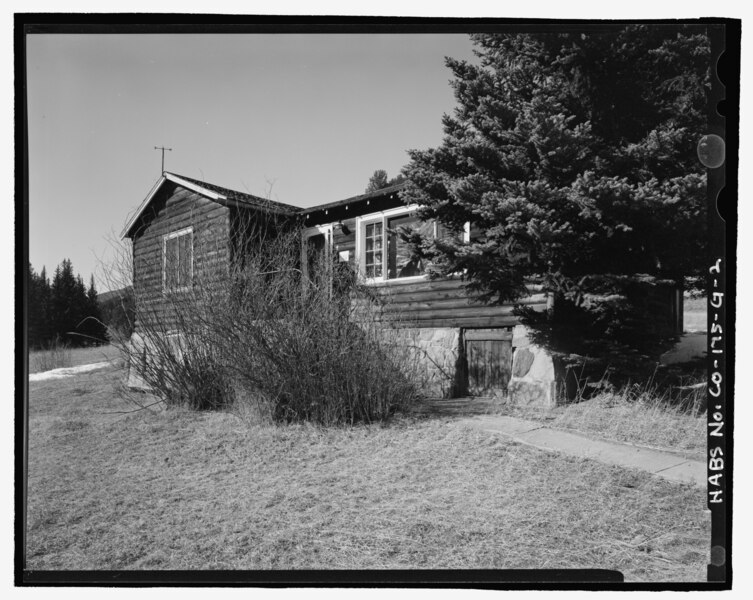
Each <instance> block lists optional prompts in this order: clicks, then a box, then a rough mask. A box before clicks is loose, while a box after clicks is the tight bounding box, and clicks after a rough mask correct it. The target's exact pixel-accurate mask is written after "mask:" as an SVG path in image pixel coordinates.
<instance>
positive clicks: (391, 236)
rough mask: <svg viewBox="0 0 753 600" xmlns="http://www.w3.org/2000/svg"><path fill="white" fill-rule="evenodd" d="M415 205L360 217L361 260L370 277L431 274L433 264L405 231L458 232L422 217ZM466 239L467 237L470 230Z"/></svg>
mask: <svg viewBox="0 0 753 600" xmlns="http://www.w3.org/2000/svg"><path fill="white" fill-rule="evenodd" d="M415 208H416V207H409V208H395V209H392V210H387V211H384V212H381V213H377V214H373V215H366V216H363V217H358V218H357V219H356V221H357V223H356V237H357V239H356V248H357V249H358V262H359V264H360V269H361V273H362V274H363V275H364V276H365V277H366V279H367V280H370V281H387V280H392V279H395V280H397V279H407V278H410V277H422V276H424V275H426V274H427V272H428V271H427V269H428V268H429V266H430V265H429V264H427V262H426V261H425V260H423V259H421V258H419V257H418V256H416V255H415V253H414V252H413V249H412V248H411V245H410V244H409V243H408V242H407V241H406V240H405V239H403V238H404V236H405V234H408V235H410V234H411V233H412V232H415V233H419V234H421V236H422V237H423V238H424V239H431V238H435V237H445V236H450V235H454V234H452V233H451V232H449V231H448V230H447V229H446V228H444V227H443V226H441V225H439V224H438V223H435V222H434V221H421V220H420V219H419V218H418V217H417V216H416V215H415ZM466 230H467V228H466ZM401 234H403V235H401ZM463 239H465V240H467V236H466V234H464V235H463Z"/></svg>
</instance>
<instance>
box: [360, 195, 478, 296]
mask: <svg viewBox="0 0 753 600" xmlns="http://www.w3.org/2000/svg"><path fill="white" fill-rule="evenodd" d="M418 209H419V205H418V204H411V205H409V206H399V207H397V208H391V209H389V210H383V211H380V212H375V213H369V214H367V215H362V216H360V217H356V264H357V265H358V274H359V276H360V277H361V279H362V280H363V281H364V282H365V283H367V284H371V283H389V284H390V285H395V284H397V285H399V284H400V283H410V282H412V281H421V280H423V279H428V278H429V275H428V273H424V274H423V275H412V276H411V277H396V278H394V279H390V278H389V277H388V275H389V271H388V269H387V267H388V264H389V262H388V261H389V238H388V233H387V222H388V221H389V220H390V219H392V218H394V217H402V216H405V215H409V214H411V213H415V212H416V211H417V210H418ZM371 223H381V224H382V235H383V237H382V276H381V277H366V266H365V263H364V260H365V256H366V235H365V232H366V225H370V224H371ZM470 234H471V224H470V222H466V223H465V225H464V226H463V242H465V243H468V242H469V241H470ZM436 236H437V221H436V219H435V220H434V237H436Z"/></svg>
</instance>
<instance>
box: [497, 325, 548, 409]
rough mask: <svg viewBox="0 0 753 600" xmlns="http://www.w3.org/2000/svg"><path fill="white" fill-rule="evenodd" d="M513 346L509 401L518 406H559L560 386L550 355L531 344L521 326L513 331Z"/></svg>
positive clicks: (524, 329) (508, 388)
mask: <svg viewBox="0 0 753 600" xmlns="http://www.w3.org/2000/svg"><path fill="white" fill-rule="evenodd" d="M512 346H513V349H514V351H513V358H512V376H511V377H510V383H509V385H508V387H507V390H508V394H509V399H510V401H511V402H512V403H513V404H516V405H518V406H536V407H540V408H552V407H554V406H556V405H557V384H556V375H555V366H554V361H552V358H551V356H549V354H547V352H546V351H545V350H544V349H543V348H541V347H540V346H536V345H534V344H532V343H531V341H530V340H529V339H528V335H527V332H526V328H525V327H523V326H522V325H517V326H515V328H514V329H513V332H512Z"/></svg>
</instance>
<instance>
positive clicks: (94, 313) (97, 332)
mask: <svg viewBox="0 0 753 600" xmlns="http://www.w3.org/2000/svg"><path fill="white" fill-rule="evenodd" d="M80 329H81V332H82V334H84V335H85V336H86V338H85V343H87V344H99V343H103V342H105V341H106V340H107V328H106V327H105V326H104V324H103V323H102V311H101V309H100V306H99V299H98V295H97V288H96V286H95V285H94V275H91V277H90V279H89V288H88V289H87V291H86V303H85V310H84V321H83V324H82V326H81V327H80Z"/></svg>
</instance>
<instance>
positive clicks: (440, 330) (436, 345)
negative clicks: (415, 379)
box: [390, 327, 462, 398]
mask: <svg viewBox="0 0 753 600" xmlns="http://www.w3.org/2000/svg"><path fill="white" fill-rule="evenodd" d="M390 333H391V335H394V336H395V341H397V342H399V343H405V344H407V345H409V346H411V347H414V348H415V350H416V358H417V360H420V361H421V363H422V364H423V365H424V366H425V368H426V371H427V378H426V382H425V384H424V385H425V390H426V393H427V394H429V395H431V396H441V397H442V398H452V397H454V396H456V395H457V389H456V388H457V385H458V373H459V371H460V372H462V369H459V367H460V365H459V362H460V356H461V354H460V329H459V328H455V327H421V328H418V327H417V328H406V329H394V330H391V331H390Z"/></svg>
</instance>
